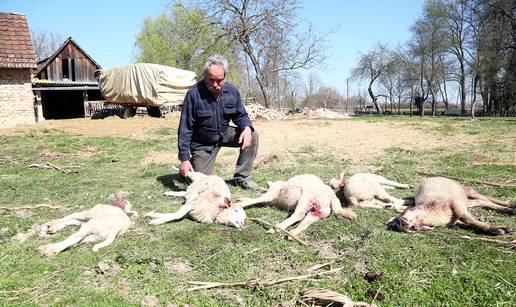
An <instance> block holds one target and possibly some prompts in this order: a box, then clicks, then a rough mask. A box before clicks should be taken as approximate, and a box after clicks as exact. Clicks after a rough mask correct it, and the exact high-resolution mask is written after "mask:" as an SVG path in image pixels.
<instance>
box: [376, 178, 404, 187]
mask: <svg viewBox="0 0 516 307" xmlns="http://www.w3.org/2000/svg"><path fill="white" fill-rule="evenodd" d="M376 178H378V182H379V183H380V184H381V185H386V186H391V187H396V188H399V189H410V188H411V187H412V186H411V185H410V184H404V183H399V182H396V181H392V180H389V179H386V178H385V177H382V176H379V175H376Z"/></svg>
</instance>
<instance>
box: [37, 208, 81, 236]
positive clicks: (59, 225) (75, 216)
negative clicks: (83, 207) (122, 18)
mask: <svg viewBox="0 0 516 307" xmlns="http://www.w3.org/2000/svg"><path fill="white" fill-rule="evenodd" d="M88 220H89V217H88V214H87V211H82V212H77V213H72V214H70V215H67V216H65V217H63V218H60V219H56V220H52V221H50V222H48V223H46V224H45V225H44V226H46V230H45V232H46V233H48V234H54V233H56V232H58V231H59V230H61V229H63V228H65V227H67V226H70V225H81V224H83V223H84V222H87V221H88Z"/></svg>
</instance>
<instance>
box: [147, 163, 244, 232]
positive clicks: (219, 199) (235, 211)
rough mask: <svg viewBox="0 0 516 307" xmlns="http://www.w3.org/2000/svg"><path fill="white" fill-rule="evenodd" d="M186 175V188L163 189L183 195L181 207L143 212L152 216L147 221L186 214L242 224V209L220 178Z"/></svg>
mask: <svg viewBox="0 0 516 307" xmlns="http://www.w3.org/2000/svg"><path fill="white" fill-rule="evenodd" d="M188 178H190V179H191V180H192V184H190V185H189V186H188V188H187V189H186V191H182V192H165V193H164V194H165V195H167V196H178V197H184V198H185V199H186V201H185V203H184V204H183V205H182V206H181V208H179V210H178V211H177V212H175V213H157V212H150V213H148V214H147V215H146V216H148V217H151V218H152V220H151V221H150V224H152V225H160V224H164V223H167V222H170V221H175V220H179V219H182V218H183V217H185V216H187V215H188V216H189V217H191V218H192V219H193V220H195V221H198V222H201V223H208V224H213V223H219V224H224V225H229V226H234V227H236V228H242V227H244V223H245V218H246V215H245V211H244V209H242V208H241V207H240V206H237V205H232V204H231V191H230V190H229V187H228V186H227V184H226V183H225V182H224V180H223V179H222V178H220V177H218V176H214V175H209V176H208V175H205V174H203V173H199V172H189V173H188Z"/></svg>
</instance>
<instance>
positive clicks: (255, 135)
mask: <svg viewBox="0 0 516 307" xmlns="http://www.w3.org/2000/svg"><path fill="white" fill-rule="evenodd" d="M251 136H252V137H251V144H253V145H255V146H258V141H259V136H258V132H256V130H255V131H253V133H251Z"/></svg>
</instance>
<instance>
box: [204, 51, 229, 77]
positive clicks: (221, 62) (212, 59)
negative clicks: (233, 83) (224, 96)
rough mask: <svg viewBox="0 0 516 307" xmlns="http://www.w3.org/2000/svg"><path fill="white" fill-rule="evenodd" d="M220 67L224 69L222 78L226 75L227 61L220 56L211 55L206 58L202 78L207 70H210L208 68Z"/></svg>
mask: <svg viewBox="0 0 516 307" xmlns="http://www.w3.org/2000/svg"><path fill="white" fill-rule="evenodd" d="M212 65H215V66H220V67H222V68H223V69H224V76H226V75H227V73H228V60H226V58H225V57H224V56H223V55H221V54H213V55H210V56H209V57H208V60H206V64H204V76H206V74H207V73H208V69H210V66H212Z"/></svg>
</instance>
